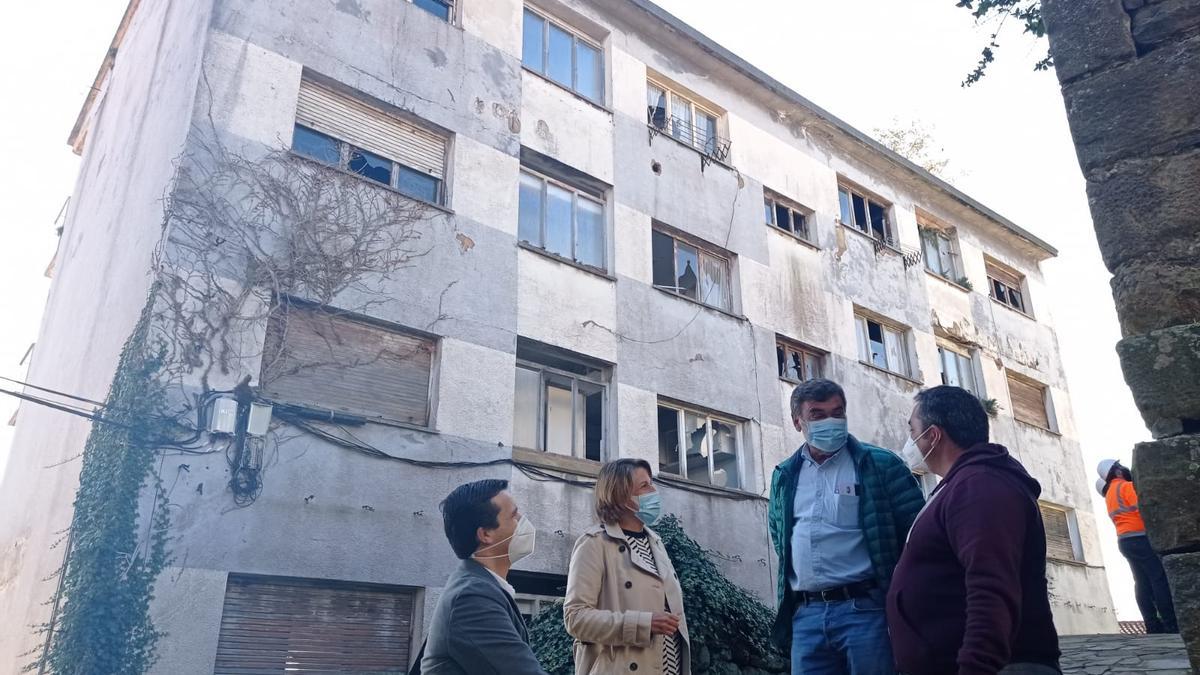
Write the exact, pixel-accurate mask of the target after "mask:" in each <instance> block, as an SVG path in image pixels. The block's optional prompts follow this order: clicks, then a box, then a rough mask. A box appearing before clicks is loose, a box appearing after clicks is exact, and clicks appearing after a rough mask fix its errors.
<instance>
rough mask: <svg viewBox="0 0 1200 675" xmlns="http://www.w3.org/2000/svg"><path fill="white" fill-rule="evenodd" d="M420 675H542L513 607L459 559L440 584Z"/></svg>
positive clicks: (490, 579)
mask: <svg viewBox="0 0 1200 675" xmlns="http://www.w3.org/2000/svg"><path fill="white" fill-rule="evenodd" d="M421 673H422V675H546V672H545V671H544V670H542V667H541V666H540V665H539V664H538V661H537V658H536V657H535V656H534V655H533V650H532V649H530V647H529V634H528V632H527V631H526V630H525V622H524V621H523V620H522V619H521V614H520V612H519V611H517V603H516V602H515V601H514V600H513V599H512V596H510V595H509V594H508V592H507V591H505V590H504V589H503V588H502V587H501V586H500V584H499V582H497V581H496V578H495V577H494V576H492V573H491V572H489V571H488V570H487V568H486V567H484V566H483V565H480V564H479V563H478V562H476V561H474V560H470V559H468V560H464V561H462V563H460V564H459V566H458V569H456V570H454V572H453V573H452V574H451V575H450V578H449V579H447V580H446V587H445V589H444V590H443V592H442V597H441V598H439V599H438V603H437V609H435V610H433V621H432V622H431V623H430V625H429V636H428V638H427V639H426V643H425V656H424V658H422V659H421Z"/></svg>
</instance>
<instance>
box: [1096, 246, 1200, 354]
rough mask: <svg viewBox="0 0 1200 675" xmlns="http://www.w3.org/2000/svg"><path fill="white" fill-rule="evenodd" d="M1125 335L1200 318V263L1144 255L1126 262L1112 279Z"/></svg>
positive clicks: (1195, 321)
mask: <svg viewBox="0 0 1200 675" xmlns="http://www.w3.org/2000/svg"><path fill="white" fill-rule="evenodd" d="M1112 289H1113V297H1114V298H1115V299H1116V301H1117V316H1118V317H1119V318H1120V320H1121V332H1122V334H1124V335H1137V334H1139V333H1149V332H1150V331H1154V330H1158V329H1160V328H1167V327H1169V326H1175V325H1179V324H1188V323H1197V322H1200V265H1197V264H1196V263H1194V262H1193V263H1170V262H1161V261H1158V260H1154V259H1152V258H1151V259H1142V260H1137V261H1133V262H1130V263H1127V264H1125V265H1122V266H1121V267H1119V268H1118V269H1117V272H1116V275H1114V276H1113V279H1112Z"/></svg>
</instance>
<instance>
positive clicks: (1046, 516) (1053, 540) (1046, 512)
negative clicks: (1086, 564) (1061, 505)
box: [1038, 504, 1075, 560]
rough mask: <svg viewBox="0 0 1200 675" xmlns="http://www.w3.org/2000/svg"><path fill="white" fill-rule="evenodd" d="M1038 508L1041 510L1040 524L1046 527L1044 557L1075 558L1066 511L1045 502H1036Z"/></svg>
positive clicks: (1057, 558)
mask: <svg viewBox="0 0 1200 675" xmlns="http://www.w3.org/2000/svg"><path fill="white" fill-rule="evenodd" d="M1038 508H1039V509H1040V510H1041V512H1042V524H1043V525H1044V526H1045V528H1046V557H1047V558H1054V559H1056V560H1075V544H1074V543H1073V542H1072V540H1071V526H1070V523H1069V522H1068V518H1069V516H1068V514H1067V512H1066V511H1064V510H1062V509H1058V508H1054V507H1053V506H1047V505H1045V504H1038Z"/></svg>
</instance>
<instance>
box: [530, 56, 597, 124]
mask: <svg viewBox="0 0 1200 675" xmlns="http://www.w3.org/2000/svg"><path fill="white" fill-rule="evenodd" d="M521 70H523V71H525V72H527V73H529V74H530V75H533V76H534V77H536V78H537V79H539V80H542V81H543V82H548V83H550V85H551V86H553V87H555V88H556V89H561V90H562V91H565V92H567V93H568V94H570V95H571V96H574V97H575V98H577V99H579V100H580V101H583V102H584V103H586V104H588V105H590V106H592V107H593V108H595V109H596V110H599V111H600V112H603V113H608V114H609V115H611V114H613V111H612V109H611V108H609V107H608V106H606V105H604V104H603V103H597V102H595V101H593V100H592V99H590V98H588V97H586V96H584V95H583V94H580V93H579V92H577V91H575V90H574V89H572V88H570V87H568V86H566V85H564V84H560V83H558V82H555V81H554V80H552V79H550V78H548V77H546V76H545V75H543V74H541V73H539V72H538V71H536V70H534V69H532V68H530V67H529V66H526V65H525V64H524V63H522V64H521Z"/></svg>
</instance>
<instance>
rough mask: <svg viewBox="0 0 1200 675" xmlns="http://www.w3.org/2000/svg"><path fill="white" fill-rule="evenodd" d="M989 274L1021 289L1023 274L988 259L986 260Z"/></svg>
mask: <svg viewBox="0 0 1200 675" xmlns="http://www.w3.org/2000/svg"><path fill="white" fill-rule="evenodd" d="M985 268H986V270H987V275H988V276H989V277H991V278H993V279H995V280H996V281H999V282H1000V283H1002V284H1004V285H1005V286H1008V287H1009V288H1012V289H1015V290H1018V291H1019V290H1021V276H1020V275H1019V274H1017V273H1015V272H1012V271H1010V270H1008V269H1006V268H1004V267H1001V266H1000V265H998V264H996V263H993V262H992V261H990V260H988V261H985Z"/></svg>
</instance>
